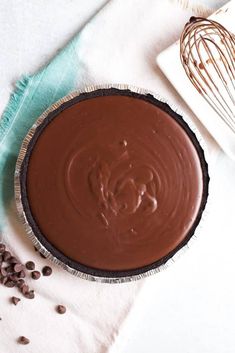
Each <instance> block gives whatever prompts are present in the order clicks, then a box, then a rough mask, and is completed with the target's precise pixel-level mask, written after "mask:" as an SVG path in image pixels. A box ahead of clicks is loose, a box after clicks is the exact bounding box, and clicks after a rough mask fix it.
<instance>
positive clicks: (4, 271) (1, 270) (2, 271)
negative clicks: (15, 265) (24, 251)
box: [0, 267, 7, 277]
mask: <svg viewBox="0 0 235 353" xmlns="http://www.w3.org/2000/svg"><path fill="white" fill-rule="evenodd" d="M0 274H1V275H2V276H3V277H5V276H7V271H6V269H5V268H3V267H2V268H1V269H0Z"/></svg>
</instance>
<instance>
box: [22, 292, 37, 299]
mask: <svg viewBox="0 0 235 353" xmlns="http://www.w3.org/2000/svg"><path fill="white" fill-rule="evenodd" d="M24 296H25V298H27V299H34V297H35V294H34V290H30V291H28V292H26V293H25V294H24Z"/></svg>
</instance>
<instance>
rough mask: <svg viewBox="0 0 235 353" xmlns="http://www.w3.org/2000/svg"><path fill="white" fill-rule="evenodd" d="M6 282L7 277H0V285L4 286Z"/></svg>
mask: <svg viewBox="0 0 235 353" xmlns="http://www.w3.org/2000/svg"><path fill="white" fill-rule="evenodd" d="M7 281H8V278H7V277H2V278H1V283H2V284H4V285H5V284H6V282H7Z"/></svg>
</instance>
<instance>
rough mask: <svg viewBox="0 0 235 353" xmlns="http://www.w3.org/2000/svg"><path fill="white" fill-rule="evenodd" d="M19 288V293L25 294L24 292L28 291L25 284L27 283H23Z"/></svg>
mask: <svg viewBox="0 0 235 353" xmlns="http://www.w3.org/2000/svg"><path fill="white" fill-rule="evenodd" d="M20 289H21V293H22V294H24V295H25V293H28V291H29V286H27V284H25V283H24V284H23V285H22V287H21V288H20Z"/></svg>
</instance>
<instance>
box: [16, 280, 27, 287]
mask: <svg viewBox="0 0 235 353" xmlns="http://www.w3.org/2000/svg"><path fill="white" fill-rule="evenodd" d="M24 284H25V282H24V280H23V279H18V281H17V283H16V285H17V287H18V288H20V289H21V288H22V287H23V285H24Z"/></svg>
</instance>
